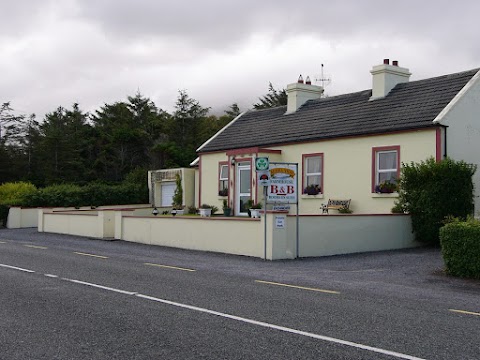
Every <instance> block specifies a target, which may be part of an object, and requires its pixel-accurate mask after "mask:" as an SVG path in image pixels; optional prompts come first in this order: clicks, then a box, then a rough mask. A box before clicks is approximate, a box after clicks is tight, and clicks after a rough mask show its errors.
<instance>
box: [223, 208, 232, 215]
mask: <svg viewBox="0 0 480 360" xmlns="http://www.w3.org/2000/svg"><path fill="white" fill-rule="evenodd" d="M231 215H232V209H230V208H225V209H223V216H231Z"/></svg>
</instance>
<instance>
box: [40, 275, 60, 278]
mask: <svg viewBox="0 0 480 360" xmlns="http://www.w3.org/2000/svg"><path fill="white" fill-rule="evenodd" d="M43 275H45V276H46V277H49V278H58V276H57V275H52V274H43Z"/></svg>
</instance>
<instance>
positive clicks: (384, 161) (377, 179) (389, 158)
mask: <svg viewBox="0 0 480 360" xmlns="http://www.w3.org/2000/svg"><path fill="white" fill-rule="evenodd" d="M372 157H373V179H372V180H373V181H372V187H373V190H374V191H377V189H378V186H379V185H381V184H385V183H393V184H396V182H397V179H398V178H399V176H400V147H399V146H386V147H378V148H373V154H372ZM377 192H378V191H377Z"/></svg>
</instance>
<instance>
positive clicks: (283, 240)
mask: <svg viewBox="0 0 480 360" xmlns="http://www.w3.org/2000/svg"><path fill="white" fill-rule="evenodd" d="M131 214H132V212H131V211H100V212H92V213H91V214H88V215H87V214H85V213H80V212H71V213H53V212H52V211H51V209H47V210H45V211H43V210H39V221H38V223H39V225H38V230H39V231H40V232H42V231H44V232H52V233H60V234H71V235H78V236H86V237H94V238H112V237H114V238H116V239H120V240H125V241H131V242H138V243H143V244H149V245H159V246H169V247H176V248H182V249H191V250H201V251H213V252H220V253H228V254H235V255H246V256H253V257H259V258H264V256H265V254H266V258H267V259H269V260H276V259H292V258H295V257H296V254H297V245H296V243H297V239H296V218H295V216H287V214H279V213H267V218H266V219H267V220H266V221H267V237H266V247H265V235H264V234H265V233H264V225H265V223H264V219H265V217H264V216H262V218H261V219H260V220H253V219H242V218H223V217H210V218H201V217H189V216H184V217H182V216H177V217H167V216H159V217H154V216H132V215H131ZM277 217H282V218H283V219H284V221H283V222H282V223H283V225H284V226H283V227H280V226H278V225H279V222H278V219H277ZM417 245H418V244H416V243H415V242H414V240H413V234H412V231H411V223H410V217H409V216H407V215H397V214H391V215H376V216H375V215H374V216H371V215H306V216H300V218H299V247H298V248H299V256H300V257H311V256H329V255H338V254H347V253H355V252H366V251H379V250H391V249H401V248H408V247H413V246H417Z"/></svg>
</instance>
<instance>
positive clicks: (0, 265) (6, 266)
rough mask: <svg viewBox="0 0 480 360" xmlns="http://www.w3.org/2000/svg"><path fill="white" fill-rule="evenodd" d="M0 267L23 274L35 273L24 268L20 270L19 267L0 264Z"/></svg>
mask: <svg viewBox="0 0 480 360" xmlns="http://www.w3.org/2000/svg"><path fill="white" fill-rule="evenodd" d="M0 267H4V268H7V269H13V270H20V271H24V272H27V273H34V272H35V271H33V270H28V269H24V268H20V267H16V266H10V265H5V264H0Z"/></svg>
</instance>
